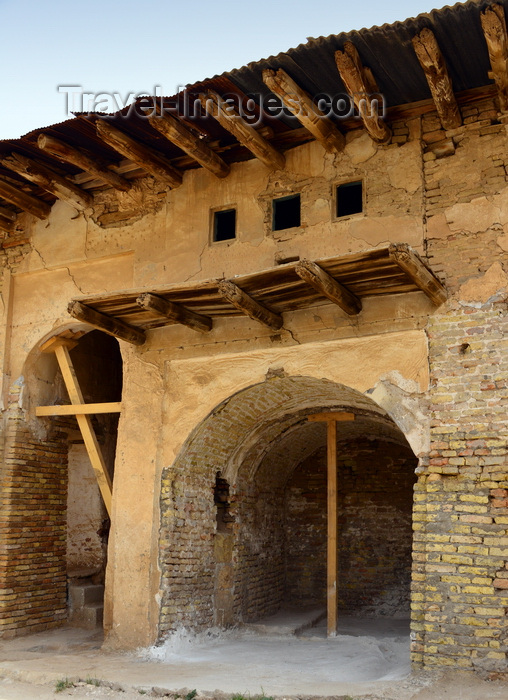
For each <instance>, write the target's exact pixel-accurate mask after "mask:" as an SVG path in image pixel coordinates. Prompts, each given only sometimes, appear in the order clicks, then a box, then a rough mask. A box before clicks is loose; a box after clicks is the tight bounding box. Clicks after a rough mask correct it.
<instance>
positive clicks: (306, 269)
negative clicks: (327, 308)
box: [295, 260, 362, 316]
mask: <svg viewBox="0 0 508 700" xmlns="http://www.w3.org/2000/svg"><path fill="white" fill-rule="evenodd" d="M295 272H296V274H297V275H298V277H301V279H303V280H305V282H307V284H310V286H311V287H313V288H314V289H315V290H316V291H318V292H320V293H321V294H323V295H324V296H325V297H328V299H330V301H333V303H334V304H337V306H340V308H341V309H342V310H343V311H345V312H346V313H347V314H349V315H350V316H354V315H355V314H358V313H360V311H361V310H362V302H361V301H360V299H358V297H357V296H355V295H354V294H352V292H350V291H349V289H346V287H344V285H342V284H341V283H340V282H337V280H335V279H334V278H333V277H331V276H330V275H329V274H328V273H327V272H325V271H324V270H323V269H322V268H321V267H319V265H316V263H315V262H311V261H310V260H301V261H300V262H299V263H298V264H297V265H296V267H295Z"/></svg>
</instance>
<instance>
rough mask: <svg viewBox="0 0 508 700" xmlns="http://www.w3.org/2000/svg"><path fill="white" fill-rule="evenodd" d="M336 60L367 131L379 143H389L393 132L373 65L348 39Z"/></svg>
mask: <svg viewBox="0 0 508 700" xmlns="http://www.w3.org/2000/svg"><path fill="white" fill-rule="evenodd" d="M335 63H336V65H337V69H338V71H339V73H340V77H341V78H342V82H343V83H344V85H345V87H346V90H347V92H348V94H349V95H350V97H351V98H352V99H353V102H354V104H355V107H356V109H357V110H358V114H359V116H360V118H361V120H362V122H363V125H364V127H365V129H366V131H367V133H368V134H369V136H370V137H371V139H372V140H373V141H376V143H388V142H389V141H390V139H391V138H392V132H391V130H390V128H389V127H388V125H387V124H386V122H385V121H384V120H383V118H382V116H380V115H379V88H378V86H377V83H376V81H375V79H374V76H373V74H372V71H371V70H370V68H367V67H366V66H364V65H363V64H362V62H361V60H360V56H359V54H358V51H357V50H356V46H355V45H354V44H352V43H351V42H350V41H346V43H345V44H344V50H343V51H336V52H335Z"/></svg>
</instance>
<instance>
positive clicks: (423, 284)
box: [388, 243, 448, 306]
mask: <svg viewBox="0 0 508 700" xmlns="http://www.w3.org/2000/svg"><path fill="white" fill-rule="evenodd" d="M388 255H389V257H390V259H391V260H393V261H394V262H396V263H397V265H398V266H399V267H400V268H401V269H402V270H404V272H405V273H406V274H407V276H408V277H410V278H411V280H412V281H413V282H414V283H415V285H416V286H417V287H419V288H420V289H421V290H422V291H423V292H425V294H426V295H427V296H428V297H429V299H430V300H431V301H432V302H433V303H434V304H436V306H439V305H440V304H442V303H443V302H444V301H446V299H447V298H448V294H447V292H446V289H445V287H444V285H443V284H442V283H441V282H440V281H439V280H438V278H437V277H436V276H435V275H434V274H433V273H432V272H431V271H430V270H429V269H428V267H427V266H426V265H425V264H424V262H423V261H422V260H421V259H420V258H419V257H418V255H416V253H415V252H414V251H413V250H412V249H411V248H410V247H409V246H408V245H407V244H406V243H392V245H390V247H389V248H388Z"/></svg>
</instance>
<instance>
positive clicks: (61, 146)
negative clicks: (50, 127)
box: [37, 134, 131, 192]
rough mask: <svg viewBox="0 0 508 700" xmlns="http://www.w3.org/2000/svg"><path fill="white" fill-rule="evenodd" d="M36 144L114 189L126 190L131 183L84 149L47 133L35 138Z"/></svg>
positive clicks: (42, 149)
mask: <svg viewBox="0 0 508 700" xmlns="http://www.w3.org/2000/svg"><path fill="white" fill-rule="evenodd" d="M37 145H38V147H39V148H40V149H41V151H44V152H45V153H49V154H50V155H52V156H54V157H55V158H58V159H59V160H61V161H63V162H65V163H72V165H75V166H76V167H78V168H81V170H84V171H85V172H87V173H90V174H91V175H94V176H95V177H98V178H100V179H101V180H103V181H104V182H105V183H106V184H108V185H111V187H114V188H115V189H116V190H121V191H122V192H127V191H128V190H130V188H131V183H130V182H129V181H128V180H126V179H125V178H124V177H122V176H121V175H117V173H115V172H113V171H112V170H110V169H109V167H108V165H107V164H106V163H103V162H101V161H100V160H99V159H98V158H95V157H94V158H91V157H90V156H89V155H87V153H85V151H83V150H82V149H80V148H75V147H74V146H69V144H67V143H64V142H63V141H60V140H59V139H56V138H55V137H54V136H50V135H49V134H40V135H39V138H38V139H37Z"/></svg>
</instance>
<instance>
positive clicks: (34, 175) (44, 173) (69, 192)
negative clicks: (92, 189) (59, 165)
mask: <svg viewBox="0 0 508 700" xmlns="http://www.w3.org/2000/svg"><path fill="white" fill-rule="evenodd" d="M0 162H1V163H2V165H4V166H5V167H6V168H9V170H12V171H14V172H15V173H18V175H21V176H22V177H24V178H25V179H26V180H29V181H30V182H33V183H34V184H35V185H38V186H39V187H42V189H43V190H46V191H47V192H51V194H54V195H55V197H58V199H62V200H63V201H64V202H67V203H68V204H70V205H71V206H73V207H75V208H76V209H78V210H80V211H83V210H84V209H88V208H90V207H91V206H92V204H93V197H92V195H91V194H89V193H88V192H85V190H82V189H81V187H78V186H77V185H75V184H74V183H73V182H71V181H70V180H67V179H66V178H65V177H62V176H61V175H58V174H57V173H55V172H53V171H52V170H50V169H49V168H47V167H46V166H45V165H43V164H42V163H38V162H37V161H34V160H31V159H30V158H26V157H25V156H22V155H21V154H20V153H11V155H10V156H7V157H6V158H2V159H1V161H0Z"/></svg>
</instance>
